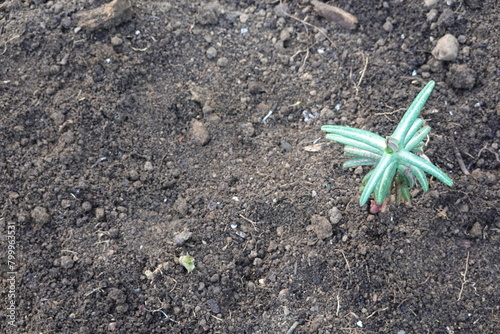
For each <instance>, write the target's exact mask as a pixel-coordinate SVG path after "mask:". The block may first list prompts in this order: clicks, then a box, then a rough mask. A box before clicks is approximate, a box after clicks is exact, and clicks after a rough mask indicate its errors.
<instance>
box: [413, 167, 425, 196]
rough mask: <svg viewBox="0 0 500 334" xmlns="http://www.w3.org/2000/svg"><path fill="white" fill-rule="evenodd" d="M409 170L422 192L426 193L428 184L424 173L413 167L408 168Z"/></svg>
mask: <svg viewBox="0 0 500 334" xmlns="http://www.w3.org/2000/svg"><path fill="white" fill-rule="evenodd" d="M410 169H411V171H412V173H413V175H415V177H416V178H417V181H418V183H420V186H421V187H422V190H423V191H424V192H427V190H429V182H428V181H427V176H425V173H424V171H423V170H421V169H420V168H418V167H416V166H413V165H412V166H410Z"/></svg>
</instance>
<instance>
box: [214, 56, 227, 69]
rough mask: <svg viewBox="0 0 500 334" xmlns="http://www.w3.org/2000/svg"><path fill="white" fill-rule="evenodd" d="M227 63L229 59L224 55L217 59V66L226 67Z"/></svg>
mask: <svg viewBox="0 0 500 334" xmlns="http://www.w3.org/2000/svg"><path fill="white" fill-rule="evenodd" d="M228 63H229V60H228V59H227V58H226V57H220V58H219V59H217V66H219V67H226V66H227V64H228Z"/></svg>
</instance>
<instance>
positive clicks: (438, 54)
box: [432, 34, 458, 61]
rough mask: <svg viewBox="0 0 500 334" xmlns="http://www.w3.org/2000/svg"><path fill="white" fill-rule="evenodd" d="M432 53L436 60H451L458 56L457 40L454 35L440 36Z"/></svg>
mask: <svg viewBox="0 0 500 334" xmlns="http://www.w3.org/2000/svg"><path fill="white" fill-rule="evenodd" d="M432 55H433V56H434V58H436V59H437V60H444V61H453V60H455V59H457V56H458V41H457V39H456V38H455V36H453V35H450V34H446V35H444V36H443V37H441V38H440V39H439V40H438V42H437V44H436V46H435V47H434V49H433V50H432Z"/></svg>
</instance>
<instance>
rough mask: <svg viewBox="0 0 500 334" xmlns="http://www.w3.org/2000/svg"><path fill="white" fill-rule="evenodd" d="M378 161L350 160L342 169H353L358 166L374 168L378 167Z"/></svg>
mask: <svg viewBox="0 0 500 334" xmlns="http://www.w3.org/2000/svg"><path fill="white" fill-rule="evenodd" d="M377 163H378V161H376V160H372V159H368V158H354V159H349V160H347V161H346V162H344V164H343V165H342V168H351V167H358V166H373V165H376V164H377Z"/></svg>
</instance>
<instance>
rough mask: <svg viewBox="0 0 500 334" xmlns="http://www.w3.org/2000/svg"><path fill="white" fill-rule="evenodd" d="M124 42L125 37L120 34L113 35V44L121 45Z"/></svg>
mask: <svg viewBox="0 0 500 334" xmlns="http://www.w3.org/2000/svg"><path fill="white" fill-rule="evenodd" d="M122 44H123V39H121V38H120V37H118V36H113V37H111V45H113V46H119V45H122Z"/></svg>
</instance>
